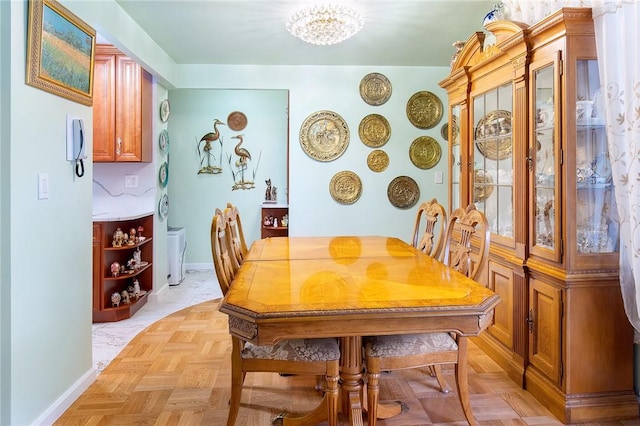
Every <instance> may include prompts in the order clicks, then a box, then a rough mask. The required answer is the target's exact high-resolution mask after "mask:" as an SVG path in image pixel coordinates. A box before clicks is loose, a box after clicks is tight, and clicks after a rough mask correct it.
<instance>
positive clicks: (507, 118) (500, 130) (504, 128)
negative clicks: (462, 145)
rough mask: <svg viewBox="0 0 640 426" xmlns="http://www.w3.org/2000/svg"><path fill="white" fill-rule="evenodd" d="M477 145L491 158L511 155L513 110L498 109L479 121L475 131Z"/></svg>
mask: <svg viewBox="0 0 640 426" xmlns="http://www.w3.org/2000/svg"><path fill="white" fill-rule="evenodd" d="M475 140H476V147H478V150H479V151H480V152H481V153H482V155H484V156H485V157H486V158H488V159H490V160H504V159H505V158H509V157H511V154H512V151H513V145H512V142H511V112H509V111H505V110H501V109H500V110H496V111H492V112H490V113H488V114H487V115H485V116H484V117H482V118H481V119H480V121H478V125H477V126H476V131H475Z"/></svg>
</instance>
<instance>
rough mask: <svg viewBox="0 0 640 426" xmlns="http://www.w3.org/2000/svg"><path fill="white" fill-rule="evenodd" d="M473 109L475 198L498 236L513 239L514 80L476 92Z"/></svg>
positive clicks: (473, 181) (473, 185)
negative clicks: (481, 92) (484, 91)
mask: <svg viewBox="0 0 640 426" xmlns="http://www.w3.org/2000/svg"><path fill="white" fill-rule="evenodd" d="M472 111H473V123H474V131H473V145H474V147H473V159H472V161H473V167H472V172H471V173H472V176H471V191H472V200H473V202H474V203H475V205H476V208H477V209H478V210H480V211H482V212H483V213H484V214H485V215H486V217H487V220H488V222H489V227H490V228H491V233H492V234H493V235H494V236H497V237H504V238H506V239H513V238H514V230H513V221H514V217H513V203H514V200H513V137H512V121H511V120H512V111H513V86H512V84H511V83H509V84H505V85H504V86H500V87H498V88H496V89H493V90H491V91H489V92H486V93H483V94H480V95H477V96H474V97H473V110H472ZM494 236H492V240H494V239H495V237H494Z"/></svg>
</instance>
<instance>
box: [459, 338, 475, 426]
mask: <svg viewBox="0 0 640 426" xmlns="http://www.w3.org/2000/svg"><path fill="white" fill-rule="evenodd" d="M467 343H468V342H467V338H466V337H464V336H458V363H457V364H456V367H455V372H456V384H457V385H458V396H459V398H460V404H462V411H464V416H465V417H466V418H467V422H469V426H477V424H478V423H477V422H476V419H475V417H473V413H472V412H471V403H470V402H469V381H468V379H467V368H468V367H467Z"/></svg>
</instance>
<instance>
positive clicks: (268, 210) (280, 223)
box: [260, 203, 289, 238]
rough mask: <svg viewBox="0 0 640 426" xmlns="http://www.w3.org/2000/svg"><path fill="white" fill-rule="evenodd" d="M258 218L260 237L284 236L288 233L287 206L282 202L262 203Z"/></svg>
mask: <svg viewBox="0 0 640 426" xmlns="http://www.w3.org/2000/svg"><path fill="white" fill-rule="evenodd" d="M261 210H262V213H261V215H260V218H261V220H262V224H261V227H260V228H261V230H262V232H261V238H268V237H286V236H287V235H289V207H288V206H286V205H282V204H272V203H264V204H262V209H261Z"/></svg>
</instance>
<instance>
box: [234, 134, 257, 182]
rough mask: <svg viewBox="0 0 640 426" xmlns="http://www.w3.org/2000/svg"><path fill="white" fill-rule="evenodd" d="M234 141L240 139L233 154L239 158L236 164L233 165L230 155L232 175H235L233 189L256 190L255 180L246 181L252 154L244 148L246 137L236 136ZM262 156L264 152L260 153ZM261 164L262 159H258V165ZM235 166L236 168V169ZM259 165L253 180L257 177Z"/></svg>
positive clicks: (254, 172)
mask: <svg viewBox="0 0 640 426" xmlns="http://www.w3.org/2000/svg"><path fill="white" fill-rule="evenodd" d="M231 138H232V139H239V142H238V143H237V144H236V146H235V147H234V148H233V152H234V153H235V154H236V155H237V156H238V159H237V160H236V161H235V163H233V164H232V157H231V155H229V158H228V160H229V167H231V173H232V174H233V182H234V185H233V189H234V190H236V189H251V188H255V182H254V181H253V180H245V176H244V174H245V171H246V170H247V168H248V164H249V161H251V153H250V152H249V150H247V149H246V148H244V147H242V144H243V143H244V135H236V136H232V137H231ZM260 154H261V155H262V152H261V153H260ZM259 163H260V158H258V164H259ZM234 166H235V167H234ZM257 168H258V165H257V164H256V168H255V169H254V170H253V179H255V177H256V170H257Z"/></svg>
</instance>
